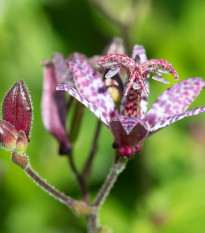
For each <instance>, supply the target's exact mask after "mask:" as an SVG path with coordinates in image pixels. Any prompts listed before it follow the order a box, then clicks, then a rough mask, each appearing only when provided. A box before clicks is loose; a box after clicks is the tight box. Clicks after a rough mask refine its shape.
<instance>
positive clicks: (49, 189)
mask: <svg viewBox="0 0 205 233" xmlns="http://www.w3.org/2000/svg"><path fill="white" fill-rule="evenodd" d="M24 171H25V172H26V173H27V175H28V176H29V177H30V178H31V179H32V180H34V181H35V182H36V183H37V184H38V185H39V186H40V187H41V188H42V189H43V190H45V191H46V192H48V193H49V194H50V195H51V196H53V197H54V198H56V199H57V200H58V201H60V202H62V203H63V204H65V205H67V206H68V207H69V208H71V209H72V206H73V203H74V202H75V201H74V200H73V199H72V198H71V197H68V196H66V195H65V194H63V193H61V192H59V191H58V190H56V189H55V188H54V187H52V186H51V185H49V184H48V183H47V182H46V181H45V180H43V179H42V178H40V177H39V175H38V174H37V173H36V172H35V171H34V170H33V169H32V168H31V167H30V166H27V167H26V168H25V169H24Z"/></svg>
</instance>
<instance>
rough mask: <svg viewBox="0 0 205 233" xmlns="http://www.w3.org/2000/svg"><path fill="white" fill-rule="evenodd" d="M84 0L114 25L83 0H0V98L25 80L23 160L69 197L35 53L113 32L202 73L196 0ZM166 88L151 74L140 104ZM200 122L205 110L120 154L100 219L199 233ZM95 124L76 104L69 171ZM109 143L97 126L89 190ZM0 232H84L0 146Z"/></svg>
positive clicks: (104, 40)
mask: <svg viewBox="0 0 205 233" xmlns="http://www.w3.org/2000/svg"><path fill="white" fill-rule="evenodd" d="M93 2H97V4H102V5H101V8H103V9H104V10H105V11H106V12H107V13H108V14H109V16H110V18H112V19H114V21H115V20H116V21H117V24H116V22H112V21H113V20H112V21H111V20H110V19H108V18H107V17H106V16H105V15H104V14H103V13H102V12H101V11H100V10H99V5H98V7H96V4H93V3H92V2H91V1H86V0H15V1H14V0H13V1H12V0H0V98H1V99H3V96H4V95H5V93H6V91H7V90H8V89H9V88H10V87H11V86H12V85H13V83H14V82H15V81H16V80H18V79H23V80H24V81H25V83H26V84H27V86H28V88H29V90H30V93H31V96H32V102H33V107H34V119H33V127H32V128H33V129H32V137H31V142H30V144H29V148H28V151H27V154H28V155H29V157H30V161H31V164H32V166H33V168H34V169H35V170H37V171H38V173H39V174H40V175H41V176H42V177H43V178H45V179H47V181H48V182H49V183H51V184H52V185H54V186H56V187H57V188H58V189H60V190H61V191H63V192H65V193H67V194H70V195H71V196H72V197H75V198H80V195H79V190H78V186H77V184H76V181H75V178H74V176H73V175H72V173H71V171H70V169H69V166H68V163H67V160H66V158H65V157H60V156H58V153H57V152H58V145H57V143H56V141H55V140H54V139H53V138H52V137H51V136H50V135H49V134H48V133H47V132H46V131H45V129H44V127H43V125H42V121H41V112H40V103H41V92H42V67H41V66H40V63H41V61H42V60H43V59H50V57H51V54H53V53H54V52H61V53H63V54H64V55H67V54H69V53H71V52H73V51H80V52H83V53H85V54H86V55H87V56H88V57H89V56H92V55H95V54H101V53H102V51H103V49H104V48H105V46H106V45H107V44H108V43H109V42H110V41H111V40H112V38H113V37H116V36H117V37H123V38H124V39H125V40H129V43H130V45H131V46H133V45H134V44H136V43H138V44H142V45H144V46H145V48H146V50H147V54H148V57H149V58H163V59H166V60H168V61H170V62H171V63H172V65H173V66H174V67H175V68H176V70H177V71H178V73H179V77H180V80H182V79H186V78H189V77H196V76H200V77H204V78H205V66H204V63H205V14H204V12H205V1H203V0H196V1H191V0H181V1H177V0H153V1H151V0H144V1H143V0H139V1H136V2H135V1H134V0H112V1H110V0H101V1H100V0H99V1H97V0H95V1H93ZM133 4H136V8H134V7H132V6H133ZM130 9H132V12H131V13H130V12H129V10H130ZM132 20H133V21H134V23H133V24H132V26H131V28H130V30H129V32H128V33H126V31H124V32H122V30H121V28H120V27H119V25H118V24H119V23H120V24H121V23H122V24H123V23H125V22H129V21H132ZM170 78H171V79H172V81H171V83H170V85H173V84H174V80H173V78H172V77H171V76H170ZM166 88H167V86H165V85H162V84H160V83H157V82H154V81H151V94H150V99H149V100H150V102H149V106H151V103H153V102H154V100H155V99H156V98H157V96H158V95H159V94H160V93H161V92H162V91H163V90H165V89H166ZM204 95H205V94H204V93H203V92H202V94H201V95H200V96H199V97H198V98H197V100H196V101H195V102H194V104H192V106H191V108H192V107H197V106H203V105H204ZM71 114H72V112H71V113H70V115H71ZM204 120H205V114H201V115H200V116H196V117H193V118H189V119H185V120H182V121H180V122H178V123H176V124H174V125H172V126H170V127H168V128H167V129H164V130H162V131H161V132H159V133H157V134H156V135H154V136H152V137H151V138H149V139H147V140H146V142H145V143H144V144H143V151H142V153H140V154H139V155H138V156H136V157H135V158H134V159H132V160H131V161H130V162H129V164H128V166H127V169H126V170H125V171H124V173H123V174H122V175H121V176H120V178H119V180H118V181H117V183H116V185H115V186H114V188H113V190H112V192H111V195H110V196H109V197H108V199H107V200H106V202H105V204H104V205H103V207H102V209H101V212H100V219H101V222H102V224H103V225H108V226H110V227H112V228H113V229H114V232H116V233H125V232H126V233H138V232H140V233H162V232H163V233H173V232H174V233H185V232H186V233H204V232H205V221H204V220H205V122H204ZM90 122H93V123H92V124H90ZM96 124H97V120H96V118H95V117H94V116H93V115H92V114H91V113H90V112H89V111H88V110H86V113H85V117H84V119H83V125H82V129H81V134H80V137H79V139H78V141H77V144H76V147H75V160H76V163H77V166H78V168H79V169H80V168H81V167H82V164H83V162H84V161H85V159H86V156H87V154H88V152H89V148H90V144H91V141H92V137H93V133H91V132H94V129H95V127H96ZM112 142H113V137H112V135H111V133H110V132H109V130H108V129H106V128H105V127H103V130H102V132H101V135H100V141H99V150H98V153H97V155H96V159H95V162H94V167H93V170H92V174H91V177H90V179H89V189H90V191H91V193H92V195H93V197H94V195H95V194H96V192H97V190H98V189H99V187H100V185H101V184H102V182H103V180H104V179H105V176H106V174H107V173H108V171H109V167H110V166H111V164H112V161H113V150H112V147H111V145H112ZM0 232H1V233H28V232H29V233H81V232H86V224H85V220H84V219H79V218H76V217H75V216H73V215H72V213H71V212H70V210H68V209H67V208H66V207H65V206H63V205H62V204H60V203H58V202H57V201H56V200H54V199H53V198H52V197H50V196H48V195H47V194H46V193H44V192H43V191H42V190H40V188H39V187H36V186H35V185H34V184H33V182H32V181H31V180H30V179H29V178H28V177H26V176H25V174H24V173H23V171H22V170H21V169H19V168H18V167H17V166H15V165H13V164H12V163H11V162H10V153H9V152H8V151H3V150H0Z"/></svg>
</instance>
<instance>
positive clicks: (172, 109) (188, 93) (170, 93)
mask: <svg viewBox="0 0 205 233" xmlns="http://www.w3.org/2000/svg"><path fill="white" fill-rule="evenodd" d="M204 87H205V81H204V80H203V79H201V78H190V79H186V80H184V81H182V82H179V83H177V84H175V85H174V86H173V87H171V88H169V89H167V90H166V91H164V92H163V93H162V95H161V96H160V97H159V98H158V99H157V100H156V101H155V103H154V104H153V105H152V107H151V108H150V110H149V112H148V113H147V116H146V118H145V120H146V121H147V122H148V123H149V124H150V126H151V127H153V126H154V125H155V124H156V123H157V122H159V121H161V120H164V119H166V118H168V117H169V116H174V115H177V114H180V113H182V112H184V111H186V109H187V108H188V107H189V105H190V104H191V103H192V102H193V101H194V99H195V98H196V97H197V96H198V94H199V93H200V92H201V90H202V89H203V88H204Z"/></svg>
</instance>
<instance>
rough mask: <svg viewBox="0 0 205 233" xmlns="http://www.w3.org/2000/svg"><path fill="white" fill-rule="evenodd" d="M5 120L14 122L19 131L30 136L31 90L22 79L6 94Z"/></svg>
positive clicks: (3, 109)
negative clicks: (29, 90)
mask: <svg viewBox="0 0 205 233" xmlns="http://www.w3.org/2000/svg"><path fill="white" fill-rule="evenodd" d="M2 113H3V120H5V121H7V122H9V123H10V124H12V125H13V126H14V127H15V129H16V130H17V131H18V132H19V131H20V130H22V131H24V132H25V134H26V136H27V137H29V132H30V128H31V120H32V105H31V99H30V95H29V92H28V90H27V88H26V86H25V84H24V82H23V81H22V80H19V81H17V82H16V83H15V84H14V86H13V87H12V88H11V89H10V90H9V91H8V93H7V94H6V96H5V98H4V101H3V107H2Z"/></svg>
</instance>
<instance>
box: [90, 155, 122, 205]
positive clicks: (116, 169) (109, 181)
mask: <svg viewBox="0 0 205 233" xmlns="http://www.w3.org/2000/svg"><path fill="white" fill-rule="evenodd" d="M126 162H127V161H126V160H125V159H124V158H122V157H117V158H116V160H115V163H114V166H113V167H112V168H111V170H110V173H109V174H108V176H107V178H106V180H105V182H104V184H103V185H102V187H101V189H100V191H99V193H98V194H97V197H96V199H95V201H94V206H96V207H97V208H99V207H100V206H101V205H102V203H103V202H104V200H105V199H106V197H107V196H108V194H109V193H110V190H111V188H112V187H113V184H114V183H115V181H116V180H117V178H118V176H119V174H120V173H121V172H122V171H123V170H124V168H125V165H126Z"/></svg>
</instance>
